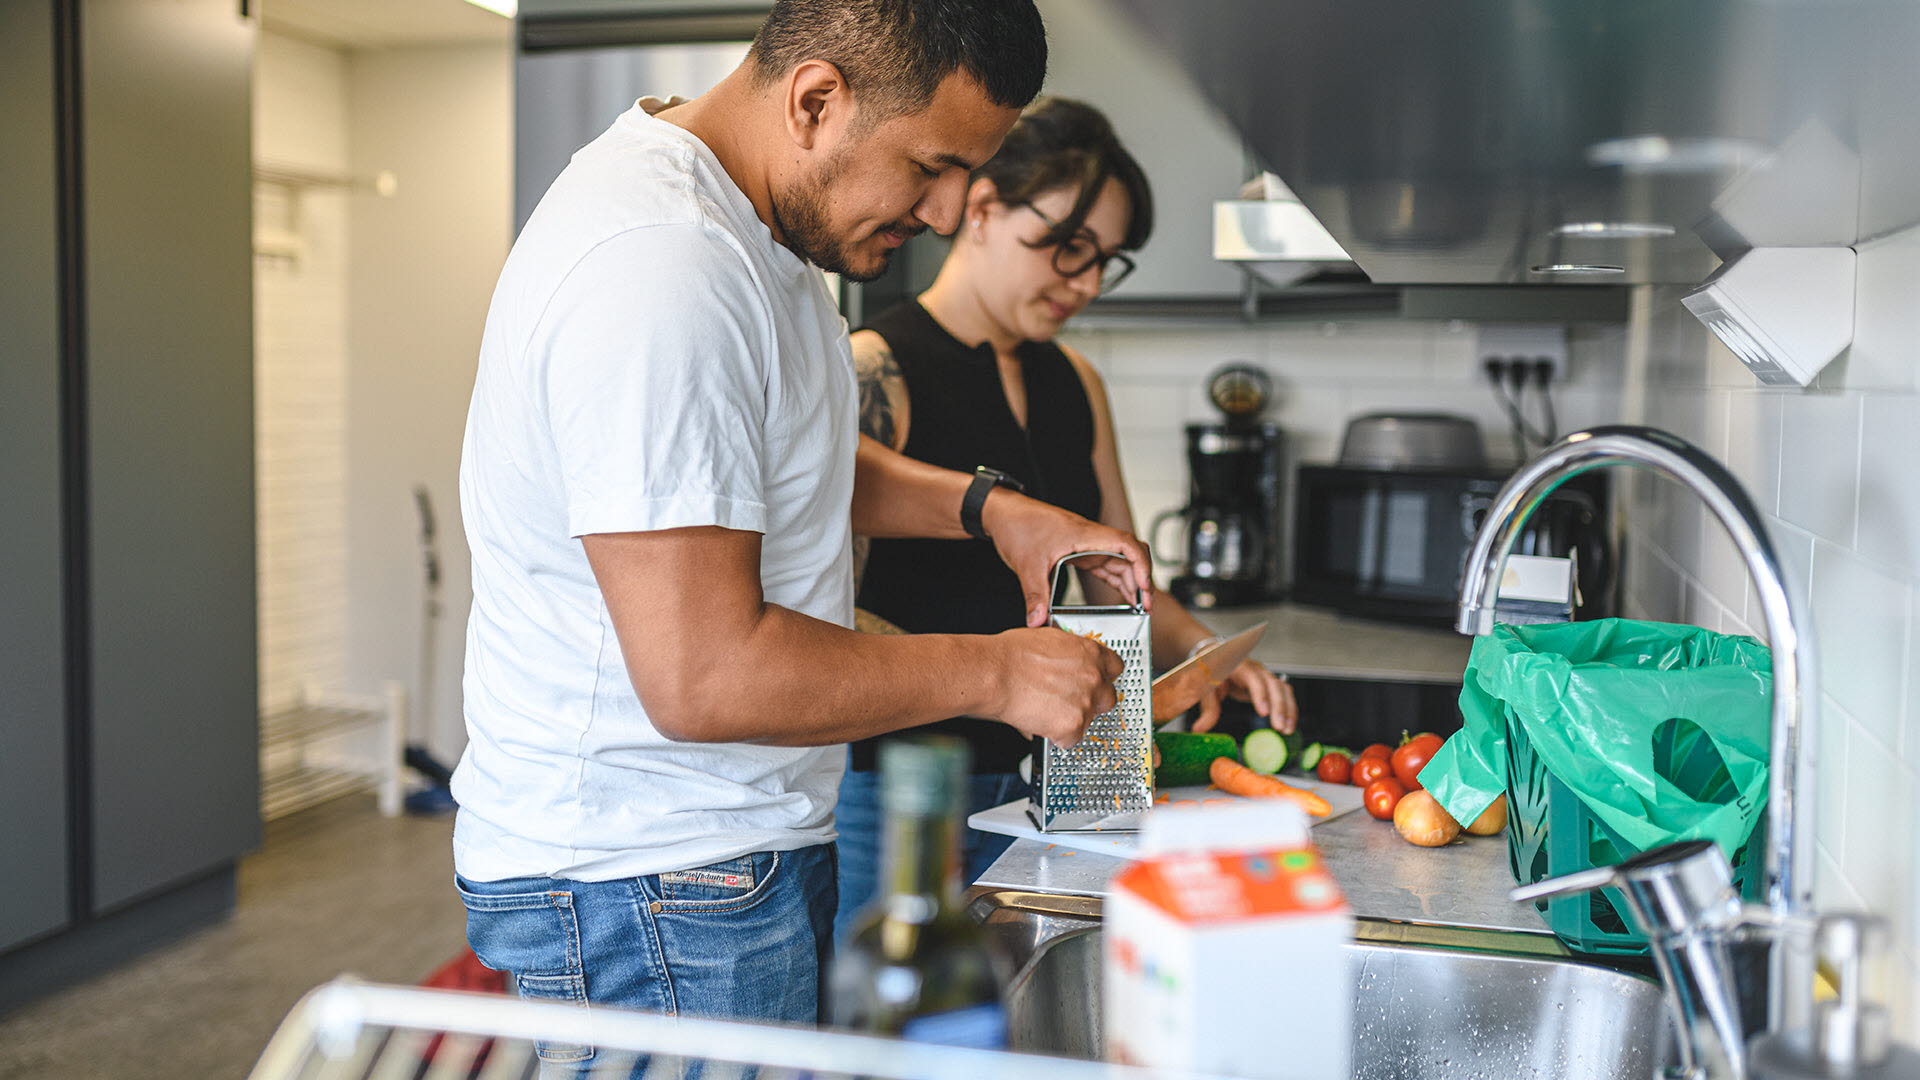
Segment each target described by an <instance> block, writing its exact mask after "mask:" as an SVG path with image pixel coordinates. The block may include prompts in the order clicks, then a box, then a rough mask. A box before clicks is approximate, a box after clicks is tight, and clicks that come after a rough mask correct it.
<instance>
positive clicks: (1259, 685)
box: [1191, 660, 1300, 734]
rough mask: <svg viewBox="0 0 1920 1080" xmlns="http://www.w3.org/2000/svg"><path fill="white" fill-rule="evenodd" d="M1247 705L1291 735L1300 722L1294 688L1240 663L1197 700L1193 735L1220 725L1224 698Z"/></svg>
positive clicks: (1263, 670) (1251, 662)
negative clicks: (1210, 690)
mask: <svg viewBox="0 0 1920 1080" xmlns="http://www.w3.org/2000/svg"><path fill="white" fill-rule="evenodd" d="M1228 694H1232V695H1233V696H1234V697H1235V698H1237V699H1239V700H1241V701H1245V702H1250V703H1252V705H1253V711H1254V712H1257V713H1259V714H1260V715H1261V716H1262V717H1265V718H1266V721H1267V725H1268V726H1269V727H1272V728H1274V729H1275V730H1277V731H1281V732H1285V733H1288V734H1291V733H1292V732H1293V729H1294V728H1295V726H1297V725H1298V724H1299V722H1300V704H1299V702H1297V701H1296V700H1295V699H1294V696H1293V686H1292V684H1291V683H1288V682H1287V681H1286V680H1285V679H1283V678H1281V677H1280V676H1278V675H1275V674H1274V673H1273V672H1272V671H1269V670H1268V669H1267V666H1266V665H1265V664H1262V663H1260V662H1258V661H1255V660H1243V661H1241V663H1240V666H1239V667H1237V668H1234V669H1233V671H1232V672H1231V673H1229V674H1228V675H1227V678H1226V680H1225V681H1224V682H1222V683H1221V684H1220V685H1219V686H1217V687H1215V688H1214V690H1213V691H1212V692H1211V693H1209V694H1207V696H1205V697H1203V698H1201V699H1200V714H1199V715H1198V716H1195V717H1194V718H1193V727H1192V729H1191V730H1193V731H1195V732H1202V731H1211V730H1213V725H1215V724H1217V723H1219V722H1220V702H1221V699H1223V698H1224V697H1226V695H1228Z"/></svg>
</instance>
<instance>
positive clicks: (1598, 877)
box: [1507, 866, 1620, 904]
mask: <svg viewBox="0 0 1920 1080" xmlns="http://www.w3.org/2000/svg"><path fill="white" fill-rule="evenodd" d="M1618 884H1620V874H1619V871H1618V870H1617V869H1616V868H1615V867H1611V866H1596V867H1594V868H1593V869H1591V870H1578V871H1575V872H1574V873H1571V874H1562V875H1560V876H1559V877H1555V878H1548V879H1546V880H1545V881H1536V882H1534V883H1533V884H1531V885H1522V886H1520V887H1519V888H1517V889H1514V890H1513V891H1511V892H1509V893H1507V899H1509V900H1512V901H1513V902H1514V903H1516V904H1518V903H1525V902H1527V901H1530V900H1545V899H1546V898H1548V897H1550V896H1571V895H1573V894H1574V893H1583V892H1594V891H1596V890H1598V889H1606V888H1611V887H1612V886H1615V885H1618Z"/></svg>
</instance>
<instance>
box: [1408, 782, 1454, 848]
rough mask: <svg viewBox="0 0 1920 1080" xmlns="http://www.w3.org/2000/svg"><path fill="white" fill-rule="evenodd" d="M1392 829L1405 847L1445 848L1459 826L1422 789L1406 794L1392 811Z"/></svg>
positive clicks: (1428, 793)
mask: <svg viewBox="0 0 1920 1080" xmlns="http://www.w3.org/2000/svg"><path fill="white" fill-rule="evenodd" d="M1393 827H1394V828H1395V829H1397V830H1399V832H1400V835H1401V837H1402V838H1403V839H1405V840H1406V841H1407V843H1409V844H1418V845H1420V846H1421V847H1445V846H1446V845H1448V844H1451V843H1453V841H1454V838H1455V837H1458V836H1459V835H1460V823H1459V822H1457V821H1455V820H1453V815H1451V814H1449V813H1447V812H1446V810H1445V809H1444V808H1442V807H1441V805H1440V801H1439V800H1438V799H1435V798H1434V797H1433V793H1432V792H1430V791H1426V790H1424V789H1423V790H1420V791H1409V792H1408V793H1407V795H1406V797H1405V798H1403V799H1401V800H1400V805H1398V806H1396V807H1394V808H1393Z"/></svg>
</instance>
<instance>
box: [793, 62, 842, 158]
mask: <svg viewBox="0 0 1920 1080" xmlns="http://www.w3.org/2000/svg"><path fill="white" fill-rule="evenodd" d="M786 87H787V92H786V96H785V97H784V99H783V100H782V101H781V103H780V104H781V107H782V118H783V119H784V120H785V122H786V125H787V136H788V137H789V138H791V139H792V140H793V141H794V145H796V146H799V147H800V148H801V149H803V150H812V149H814V148H815V146H816V145H818V143H819V141H820V137H821V135H822V134H823V133H825V132H826V131H828V129H838V130H842V131H844V130H845V129H846V127H847V126H848V124H849V122H850V121H851V120H852V119H853V108H854V105H853V91H852V90H850V89H848V87H847V80H846V77H845V76H843V75H841V74H840V69H839V68H838V67H836V66H834V65H833V64H831V63H829V62H827V61H825V60H805V61H802V62H801V63H800V65H799V66H797V67H795V68H794V69H793V71H792V73H791V74H789V75H788V76H787V82H786Z"/></svg>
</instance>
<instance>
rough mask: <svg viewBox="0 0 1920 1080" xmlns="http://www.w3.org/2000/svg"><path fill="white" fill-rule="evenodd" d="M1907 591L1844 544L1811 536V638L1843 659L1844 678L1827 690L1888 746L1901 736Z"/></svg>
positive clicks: (1821, 648) (1831, 683) (1897, 740)
mask: <svg viewBox="0 0 1920 1080" xmlns="http://www.w3.org/2000/svg"><path fill="white" fill-rule="evenodd" d="M1907 593H1908V589H1907V585H1906V583H1905V582H1903V581H1898V580H1895V579H1893V578H1891V577H1888V576H1887V575H1886V574H1883V573H1881V572H1880V571H1879V570H1877V569H1876V568H1874V567H1873V566H1871V565H1869V564H1868V563H1867V562H1865V561H1864V560H1862V559H1861V558H1859V557H1858V556H1856V555H1853V554H1851V553H1849V552H1848V551H1846V550H1845V549H1843V548H1840V547H1836V546H1835V545H1833V544H1830V543H1828V542H1827V541H1825V540H1816V541H1814V550H1813V622H1814V629H1815V634H1816V636H1815V638H1814V640H1815V642H1816V643H1817V644H1818V646H1819V648H1820V651H1821V652H1822V653H1823V654H1831V655H1833V656H1835V657H1843V658H1845V671H1846V674H1845V677H1843V678H1837V679H1832V680H1830V681H1829V682H1828V683H1827V685H1826V690H1827V693H1829V694H1831V695H1833V697H1834V699H1835V700H1837V701H1839V702H1840V704H1841V706H1842V707H1843V708H1845V709H1846V710H1847V712H1849V713H1851V714H1852V715H1853V717H1854V719H1855V720H1856V721H1858V722H1859V723H1860V725H1861V727H1863V728H1865V729H1866V730H1867V731H1868V732H1870V733H1871V734H1872V735H1873V737H1874V738H1875V739H1877V740H1879V741H1880V742H1881V743H1882V744H1884V745H1885V746H1886V747H1887V748H1888V750H1889V751H1891V750H1893V749H1894V748H1895V747H1897V746H1898V745H1899V741H1900V719H1901V713H1902V707H1901V706H1902V702H1901V691H1902V687H1903V685H1904V680H1905V675H1906V671H1905V666H1906V665H1905V661H1906V657H1907V630H1908V626H1907V618H1908V614H1909V611H1908V596H1907ZM1832 666H1833V665H1831V664H1829V665H1828V667H1829V668H1831V667H1832Z"/></svg>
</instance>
